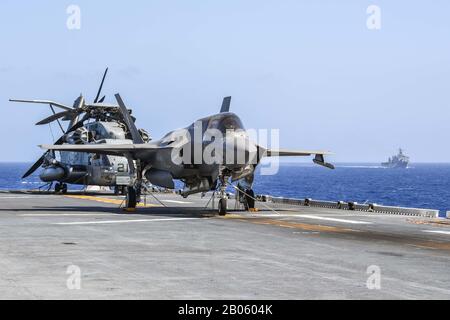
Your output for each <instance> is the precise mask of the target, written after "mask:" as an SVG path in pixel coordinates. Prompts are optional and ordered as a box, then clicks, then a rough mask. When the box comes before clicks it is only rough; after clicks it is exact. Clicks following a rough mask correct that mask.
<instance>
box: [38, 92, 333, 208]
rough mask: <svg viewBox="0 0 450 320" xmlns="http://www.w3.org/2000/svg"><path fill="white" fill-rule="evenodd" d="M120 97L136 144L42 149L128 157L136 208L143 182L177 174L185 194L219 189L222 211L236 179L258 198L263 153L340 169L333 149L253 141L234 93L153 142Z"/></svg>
mask: <svg viewBox="0 0 450 320" xmlns="http://www.w3.org/2000/svg"><path fill="white" fill-rule="evenodd" d="M115 97H116V100H117V103H118V105H119V107H120V111H121V114H122V117H123V119H124V122H125V124H126V125H127V127H128V130H129V132H130V134H131V139H132V143H129V144H111V143H104V144H89V143H88V144H77V145H74V144H63V145H41V148H43V149H47V150H58V151H72V152H86V153H95V154H105V155H113V156H123V157H126V158H127V159H128V163H129V167H130V171H131V172H132V173H133V178H132V179H130V181H129V183H128V192H127V198H126V207H127V208H135V207H136V204H137V202H139V201H140V192H141V186H142V184H143V182H146V181H148V182H150V183H152V184H153V185H157V186H160V187H163V188H169V189H174V179H178V180H181V181H183V182H184V184H185V187H184V189H183V190H182V191H181V192H180V194H181V195H182V196H184V197H187V196H189V195H190V194H194V193H199V192H207V191H211V190H212V191H217V192H218V195H219V198H220V200H219V205H218V211H219V214H220V215H225V214H226V212H227V193H226V188H227V185H228V184H229V183H230V182H236V181H237V182H238V184H239V185H245V186H246V189H244V190H242V188H241V190H242V191H243V193H244V194H245V195H246V196H247V197H248V199H250V200H254V193H253V191H252V183H253V178H254V173H255V169H256V167H257V165H258V164H259V163H260V161H261V159H262V158H263V157H274V156H311V155H315V158H314V160H313V161H314V162H315V163H316V164H318V165H322V166H325V167H328V168H330V169H334V166H333V165H332V164H329V163H327V162H325V159H324V155H326V154H328V152H324V151H290V150H270V149H266V148H264V147H262V146H259V145H258V144H256V143H255V142H253V141H252V140H251V139H250V136H249V134H248V133H247V132H246V131H245V130H244V126H243V124H242V121H241V119H240V118H239V117H238V116H237V115H236V114H234V113H232V112H230V101H231V97H226V98H225V99H224V101H223V104H222V108H221V110H220V113H218V114H214V115H212V116H209V117H206V118H203V119H200V120H198V121H196V122H195V123H193V124H191V125H190V126H188V127H186V128H184V129H178V130H174V131H171V132H169V133H168V134H166V135H165V136H164V137H163V138H161V139H159V140H155V141H149V142H145V141H144V140H143V139H142V136H141V135H140V134H139V131H138V129H137V128H136V126H135V124H134V121H133V119H132V118H131V117H130V115H129V113H128V110H127V107H126V106H125V104H124V102H123V101H122V98H121V97H120V95H119V94H116V95H115ZM248 207H249V208H252V207H254V201H249V203H248Z"/></svg>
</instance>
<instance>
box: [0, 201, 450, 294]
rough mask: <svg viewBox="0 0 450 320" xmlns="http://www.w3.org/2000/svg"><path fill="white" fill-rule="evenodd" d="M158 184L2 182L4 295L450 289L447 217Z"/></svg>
mask: <svg viewBox="0 0 450 320" xmlns="http://www.w3.org/2000/svg"><path fill="white" fill-rule="evenodd" d="M155 196H156V197H157V198H158V199H159V200H160V202H159V201H157V200H155V199H154V198H153V197H151V196H147V201H146V203H145V204H143V205H142V206H140V207H139V208H138V209H137V210H136V212H134V213H126V212H124V211H123V210H122V209H120V208H119V206H120V205H121V203H122V200H123V197H116V196H113V195H93V194H91V195H83V194H70V195H65V196H63V195H51V194H42V195H38V194H27V193H2V194H0V241H1V246H0V265H1V270H2V272H1V273H0V298H2V299H6V298H7V299H11V298H12V299H23V298H25V299H51V298H56V299H93V298H98V299H119V298H125V299H268V298H275V299H319V298H325V299H328V298H330V299H338V298H355V299H392V298H393V299H396V298H400V299H410V298H425V299H427V298H437V299H449V298H450V274H449V273H448V266H449V265H450V225H448V224H447V223H446V221H447V220H445V219H429V218H418V217H406V216H396V215H386V214H373V213H351V212H349V211H341V210H333V209H321V208H309V207H299V206H289V205H279V204H276V205H275V204H270V203H266V204H262V203H258V207H259V209H260V210H259V212H257V213H247V212H244V211H241V210H236V211H234V210H233V209H234V208H235V204H234V201H232V200H230V201H229V204H228V206H229V208H230V212H229V214H228V215H227V216H226V217H219V216H218V215H217V214H216V210H212V209H211V207H209V208H205V205H206V204H207V202H208V200H209V197H208V196H207V197H204V198H201V197H200V196H196V195H194V196H191V197H189V198H187V199H183V198H181V197H179V196H177V195H174V194H155ZM216 205H217V201H216ZM74 268H75V269H74ZM368 269H369V272H370V271H373V270H379V271H380V278H379V279H380V282H379V284H380V286H381V288H380V289H377V285H375V289H369V288H368V286H367V281H368V279H369V277H370V276H371V274H368V273H367V271H368ZM73 270H79V271H80V274H81V287H80V289H76V286H75V288H74V286H73V283H74V282H73V281H72V280H73V278H71V276H73V275H74V271H73ZM376 273H377V272H376ZM374 279H375V278H373V277H372V278H370V280H371V281H369V287H370V288H374V284H376V283H378V282H376V281H375V282H374V281H373V280H374ZM68 282H69V283H68ZM71 284H72V285H71Z"/></svg>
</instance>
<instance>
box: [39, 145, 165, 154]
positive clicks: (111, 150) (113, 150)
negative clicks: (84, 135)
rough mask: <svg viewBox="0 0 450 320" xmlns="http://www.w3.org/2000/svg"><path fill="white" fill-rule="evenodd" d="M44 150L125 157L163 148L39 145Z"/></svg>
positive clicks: (147, 146) (148, 146)
mask: <svg viewBox="0 0 450 320" xmlns="http://www.w3.org/2000/svg"><path fill="white" fill-rule="evenodd" d="M39 147H41V148H42V149H46V150H55V151H70V152H86V153H99V154H110V155H124V154H127V153H135V152H139V151H151V150H162V149H165V148H161V147H158V146H155V145H151V144H145V143H144V144H108V143H100V144H63V145H46V144H44V145H39Z"/></svg>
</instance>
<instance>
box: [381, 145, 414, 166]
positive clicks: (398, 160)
mask: <svg viewBox="0 0 450 320" xmlns="http://www.w3.org/2000/svg"><path fill="white" fill-rule="evenodd" d="M408 163H409V157H407V156H405V155H404V154H403V150H402V149H401V148H400V149H399V150H398V154H397V155H395V156H393V157H392V158H389V160H388V162H383V163H382V164H381V165H382V166H383V167H385V168H402V169H404V168H407V167H408Z"/></svg>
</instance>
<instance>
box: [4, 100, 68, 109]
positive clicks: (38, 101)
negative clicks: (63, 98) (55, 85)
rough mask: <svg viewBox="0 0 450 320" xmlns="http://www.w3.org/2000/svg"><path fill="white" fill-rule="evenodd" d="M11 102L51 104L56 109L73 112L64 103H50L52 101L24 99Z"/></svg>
mask: <svg viewBox="0 0 450 320" xmlns="http://www.w3.org/2000/svg"><path fill="white" fill-rule="evenodd" d="M9 101H11V102H24V103H38V104H51V105H53V106H55V107H58V108H61V109H64V110H67V111H68V110H72V108H71V107H68V106H66V105H64V104H62V103H58V102H54V101H50V100H22V99H9Z"/></svg>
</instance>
